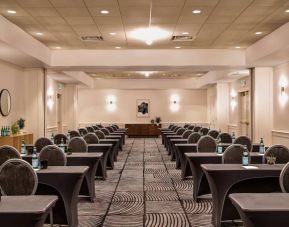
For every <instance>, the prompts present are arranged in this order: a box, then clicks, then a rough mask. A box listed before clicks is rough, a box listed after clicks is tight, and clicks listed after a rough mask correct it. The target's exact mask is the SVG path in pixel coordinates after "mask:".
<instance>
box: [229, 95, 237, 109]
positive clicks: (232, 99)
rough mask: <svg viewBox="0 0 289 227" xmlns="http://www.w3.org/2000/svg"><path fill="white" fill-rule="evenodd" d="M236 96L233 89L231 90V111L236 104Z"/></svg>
mask: <svg viewBox="0 0 289 227" xmlns="http://www.w3.org/2000/svg"><path fill="white" fill-rule="evenodd" d="M236 97H237V93H236V91H235V90H232V91H231V103H230V104H231V109H232V111H234V110H235V108H236V106H237V100H236Z"/></svg>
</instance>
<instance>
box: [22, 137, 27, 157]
mask: <svg viewBox="0 0 289 227" xmlns="http://www.w3.org/2000/svg"><path fill="white" fill-rule="evenodd" d="M21 155H26V145H25V142H24V140H22V143H21Z"/></svg>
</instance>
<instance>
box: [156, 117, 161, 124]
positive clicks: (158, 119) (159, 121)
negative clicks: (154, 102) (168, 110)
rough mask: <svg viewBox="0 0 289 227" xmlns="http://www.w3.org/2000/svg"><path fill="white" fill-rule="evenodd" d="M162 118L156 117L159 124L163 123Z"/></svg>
mask: <svg viewBox="0 0 289 227" xmlns="http://www.w3.org/2000/svg"><path fill="white" fill-rule="evenodd" d="M161 121H162V119H161V117H156V123H157V124H158V125H159V124H160V123H161Z"/></svg>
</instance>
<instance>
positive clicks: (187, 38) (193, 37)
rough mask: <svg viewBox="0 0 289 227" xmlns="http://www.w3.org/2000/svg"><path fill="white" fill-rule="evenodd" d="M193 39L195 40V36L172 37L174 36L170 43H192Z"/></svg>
mask: <svg viewBox="0 0 289 227" xmlns="http://www.w3.org/2000/svg"><path fill="white" fill-rule="evenodd" d="M195 38H196V36H189V35H174V36H172V41H174V42H178V41H182V42H191V41H194V39H195Z"/></svg>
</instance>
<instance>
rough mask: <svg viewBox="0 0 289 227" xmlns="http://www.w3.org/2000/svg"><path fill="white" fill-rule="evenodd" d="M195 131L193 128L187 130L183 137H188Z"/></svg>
mask: <svg viewBox="0 0 289 227" xmlns="http://www.w3.org/2000/svg"><path fill="white" fill-rule="evenodd" d="M192 133H193V132H192V131H191V130H186V131H184V133H183V134H182V137H183V139H188V137H189V136H190V135H191V134H192Z"/></svg>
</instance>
